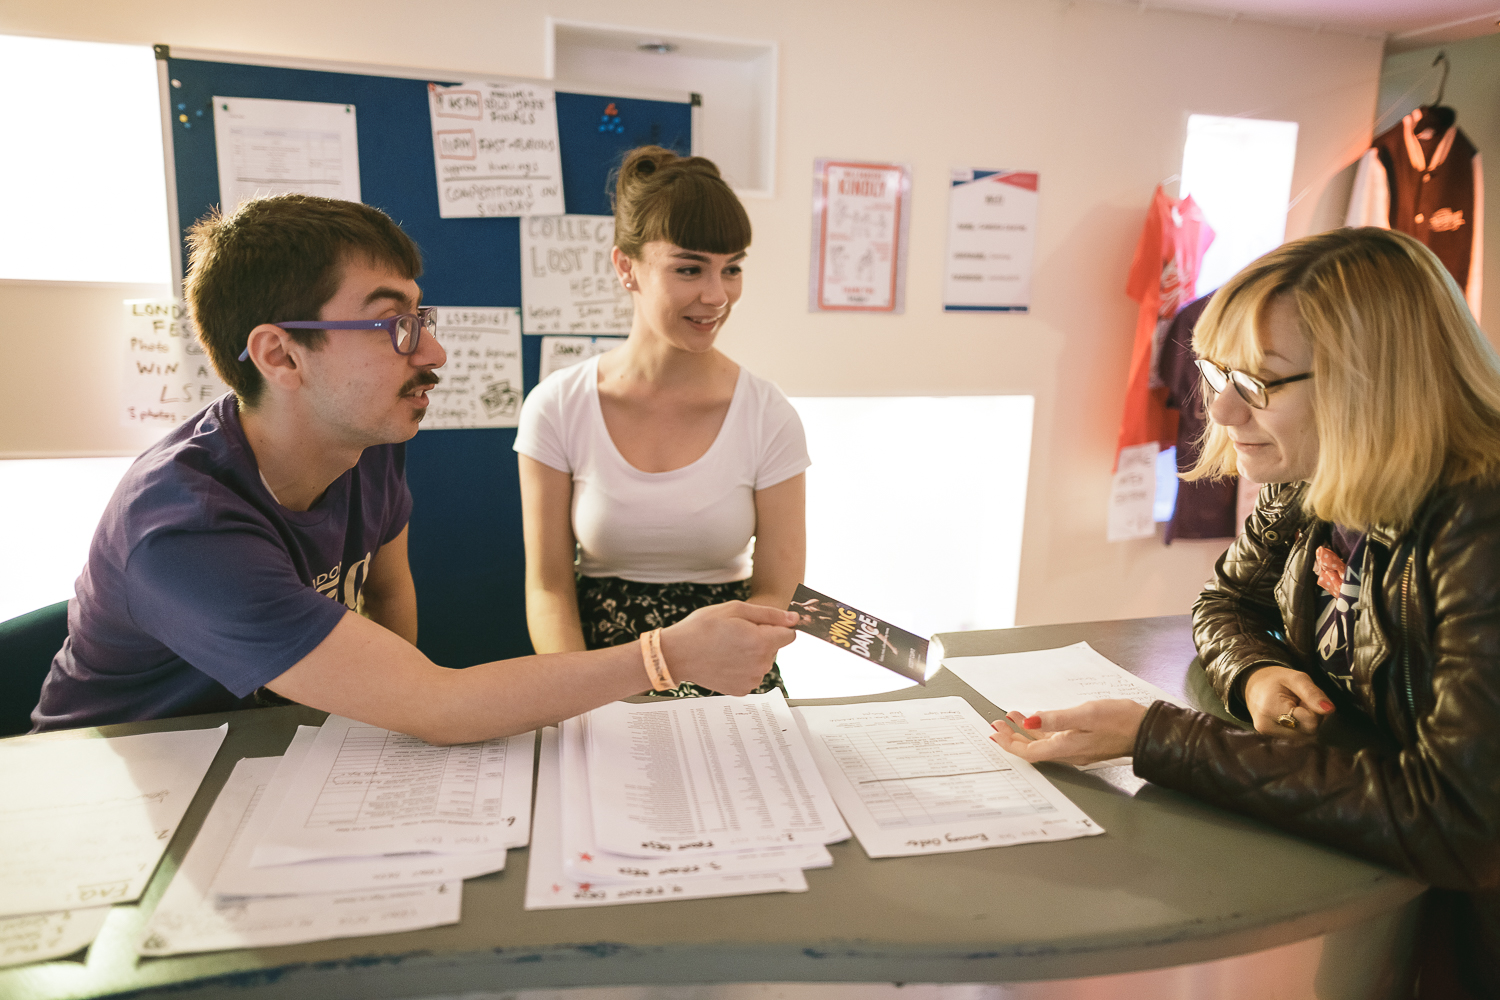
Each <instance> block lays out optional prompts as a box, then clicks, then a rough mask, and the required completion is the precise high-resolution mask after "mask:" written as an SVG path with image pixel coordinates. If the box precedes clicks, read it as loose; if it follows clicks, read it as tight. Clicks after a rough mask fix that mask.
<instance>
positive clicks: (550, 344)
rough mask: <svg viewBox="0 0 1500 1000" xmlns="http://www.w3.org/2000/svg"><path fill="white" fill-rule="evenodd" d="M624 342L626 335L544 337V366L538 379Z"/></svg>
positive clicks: (570, 366) (539, 380)
mask: <svg viewBox="0 0 1500 1000" xmlns="http://www.w3.org/2000/svg"><path fill="white" fill-rule="evenodd" d="M623 343H625V338H624V337H543V338H542V366H541V373H540V374H539V375H538V376H537V381H538V382H541V381H542V380H543V379H545V378H546V377H547V376H548V375H551V374H552V373H553V372H560V371H562V370H563V369H564V368H572V367H573V366H574V365H577V364H582V363H583V362H585V361H587V360H588V359H589V358H592V357H593V356H594V355H596V354H603V353H604V352H605V351H608V350H610V349H612V348H615V347H619V346H620V345H621V344H623Z"/></svg>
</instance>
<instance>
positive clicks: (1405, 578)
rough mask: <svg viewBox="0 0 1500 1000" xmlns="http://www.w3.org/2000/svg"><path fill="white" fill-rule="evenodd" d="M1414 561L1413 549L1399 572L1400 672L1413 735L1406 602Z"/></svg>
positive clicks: (1414, 712) (1414, 722)
mask: <svg viewBox="0 0 1500 1000" xmlns="http://www.w3.org/2000/svg"><path fill="white" fill-rule="evenodd" d="M1416 561H1417V555H1416V552H1415V551H1413V552H1412V553H1411V554H1410V555H1408V556H1407V557H1406V568H1405V569H1404V570H1402V572H1401V668H1402V669H1401V672H1402V674H1403V675H1404V679H1405V681H1406V715H1407V719H1408V720H1409V721H1410V722H1411V726H1412V735H1413V737H1415V735H1416V726H1417V697H1416V693H1415V691H1414V690H1413V684H1412V679H1411V628H1410V621H1409V616H1408V614H1407V611H1408V607H1407V604H1408V600H1409V598H1410V596H1411V579H1412V574H1413V572H1414V571H1415V566H1416Z"/></svg>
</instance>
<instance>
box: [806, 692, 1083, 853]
mask: <svg viewBox="0 0 1500 1000" xmlns="http://www.w3.org/2000/svg"><path fill="white" fill-rule="evenodd" d="M793 711H794V712H796V713H797V716H798V718H799V719H800V721H801V722H802V724H803V725H804V726H805V727H806V729H807V733H808V736H809V742H810V743H811V745H812V752H813V757H814V759H815V760H816V761H817V764H818V768H819V770H820V771H821V772H822V774H823V778H824V780H825V781H826V782H827V783H828V787H829V790H830V791H831V792H832V793H833V798H834V801H836V802H837V803H838V806H839V809H840V810H841V811H842V812H843V814H844V818H845V819H846V820H848V822H849V825H850V826H851V827H852V828H853V830H854V835H855V836H856V837H857V838H859V842H860V845H861V846H862V847H863V848H864V849H865V853H866V854H868V855H869V856H870V857H872V858H885V857H896V856H900V855H906V854H928V853H935V852H944V851H970V850H977V849H979V848H984V847H1000V846H1003V845H1006V844H1022V843H1028V842H1032V841H1039V840H1068V839H1071V838H1073V837H1086V836H1092V835H1095V834H1100V833H1103V832H1104V831H1103V829H1101V828H1100V827H1099V826H1098V824H1096V823H1094V822H1093V820H1091V819H1089V818H1088V817H1087V816H1085V815H1084V814H1083V812H1082V810H1080V809H1079V808H1078V807H1077V806H1075V805H1074V804H1073V803H1072V802H1071V801H1069V799H1068V798H1067V796H1065V795H1063V793H1062V792H1061V791H1060V790H1058V788H1057V787H1056V786H1054V785H1053V784H1052V783H1051V782H1049V781H1048V780H1047V779H1046V778H1044V777H1043V776H1042V775H1041V774H1040V773H1039V772H1038V771H1037V770H1036V769H1035V768H1034V767H1032V766H1031V765H1030V764H1028V763H1026V762H1025V761H1024V760H1021V759H1020V758H1019V757H1014V756H1012V755H1010V754H1008V753H1006V752H1005V751H1003V750H1001V749H1000V748H999V747H998V746H997V745H996V744H995V743H993V742H992V741H991V740H990V739H989V738H988V735H989V734H990V733H991V732H992V730H991V729H990V727H989V725H988V724H987V723H986V722H985V721H984V719H982V718H981V717H980V715H979V713H978V712H976V711H974V709H973V707H972V706H970V705H969V703H968V702H967V701H965V700H964V699H962V698H957V697H950V698H921V699H914V700H911V701H902V702H874V703H866V704H858V705H820V706H805V707H800V708H796V709H793Z"/></svg>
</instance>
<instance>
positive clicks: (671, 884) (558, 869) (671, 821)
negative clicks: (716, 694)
mask: <svg viewBox="0 0 1500 1000" xmlns="http://www.w3.org/2000/svg"><path fill="white" fill-rule="evenodd" d="M848 836H849V831H848V829H847V828H846V827H845V826H844V823H843V820H842V819H841V818H840V816H839V814H838V810H837V808H836V807H835V806H834V803H833V799H832V798H831V797H830V796H829V794H828V789H827V787H826V786H825V785H824V784H823V781H822V778H821V776H820V775H819V773H818V769H817V766H816V765H815V764H814V763H813V761H812V757H811V755H810V754H809V752H808V749H807V745H806V742H805V741H804V739H803V737H802V733H801V731H800V730H799V729H798V728H797V726H796V723H795V721H794V720H793V718H792V716H791V711H790V709H789V708H788V707H787V704H786V701H785V700H784V699H783V698H782V697H781V695H780V694H777V693H773V694H765V695H750V696H748V697H745V698H702V699H697V698H695V699H690V700H669V701H661V702H656V703H652V704H627V703H624V702H617V703H615V704H613V705H606V706H604V707H603V708H599V709H596V710H594V711H593V712H590V713H588V714H587V715H583V716H579V717H578V718H576V719H569V720H568V721H566V722H564V723H563V726H562V730H561V733H560V734H554V732H553V731H551V730H544V732H543V739H542V758H541V765H540V768H539V770H538V778H537V802H536V836H535V837H534V838H533V839H532V849H531V852H530V858H529V869H528V874H527V883H526V908H527V909H546V908H552V907H563V906H589V905H601V904H611V903H630V902H648V901H651V900H657V899H691V898H698V897H704V896H728V895H739V894H746V893H759V892H802V891H805V890H806V888H807V882H806V879H805V878H804V876H803V874H802V870H803V869H805V868H821V867H826V866H828V865H830V864H832V863H833V859H832V857H831V856H830V855H829V853H828V851H827V849H826V847H824V845H825V844H830V843H834V842H836V841H839V840H843V839H845V838H847V837H848Z"/></svg>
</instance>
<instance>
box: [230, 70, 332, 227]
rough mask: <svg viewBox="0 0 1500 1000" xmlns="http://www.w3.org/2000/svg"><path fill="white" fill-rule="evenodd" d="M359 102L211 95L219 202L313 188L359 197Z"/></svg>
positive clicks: (312, 190) (310, 191) (311, 191)
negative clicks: (212, 100) (357, 118)
mask: <svg viewBox="0 0 1500 1000" xmlns="http://www.w3.org/2000/svg"><path fill="white" fill-rule="evenodd" d="M356 133H357V129H356V128H355V113H354V105H352V104H325V103H322V102H319V101H273V100H261V99H258V98H251V97H215V98H214V153H215V155H216V156H217V158H218V163H219V203H220V204H221V205H223V206H224V208H225V209H226V210H228V209H232V208H234V206H236V205H239V204H240V203H241V202H246V201H249V200H250V199H251V198H264V197H266V196H268V195H275V194H315V195H318V196H320V197H323V198H342V199H343V200H345V201H359V143H358V140H357V136H356Z"/></svg>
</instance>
